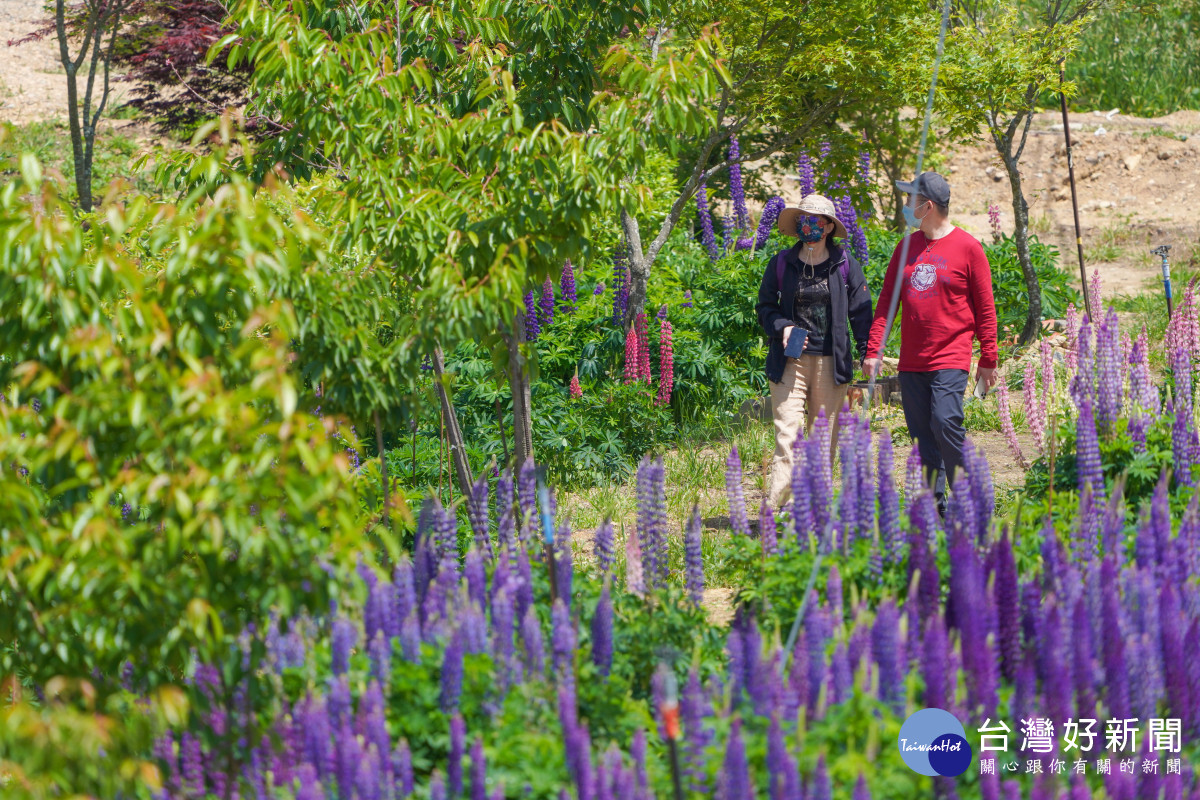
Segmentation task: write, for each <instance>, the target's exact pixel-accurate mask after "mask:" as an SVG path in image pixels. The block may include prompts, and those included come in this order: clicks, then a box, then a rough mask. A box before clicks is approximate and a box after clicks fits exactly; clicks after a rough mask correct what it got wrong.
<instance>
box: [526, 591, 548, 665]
mask: <svg viewBox="0 0 1200 800" xmlns="http://www.w3.org/2000/svg"><path fill="white" fill-rule="evenodd" d="M521 646H522V650H523V654H524V661H525V675H526V677H527V678H533V677H535V676H536V677H540V676H541V675H544V674H545V672H546V646H545V644H544V642H543V640H542V625H541V623H540V622H539V621H538V618H537V613H536V612H535V611H534V609H533V606H530V607H529V609H528V610H527V611H526V612H525V615H524V616H523V617H521Z"/></svg>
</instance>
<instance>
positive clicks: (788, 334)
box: [783, 325, 796, 350]
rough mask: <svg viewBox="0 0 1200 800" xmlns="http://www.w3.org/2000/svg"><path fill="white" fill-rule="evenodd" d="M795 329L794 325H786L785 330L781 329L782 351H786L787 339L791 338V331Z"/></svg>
mask: <svg viewBox="0 0 1200 800" xmlns="http://www.w3.org/2000/svg"><path fill="white" fill-rule="evenodd" d="M795 327H796V326H795V325H788V326H787V327H786V328H784V329H783V349H784V350H787V343H788V339H789V338H790V337H791V335H792V329H793V328H795Z"/></svg>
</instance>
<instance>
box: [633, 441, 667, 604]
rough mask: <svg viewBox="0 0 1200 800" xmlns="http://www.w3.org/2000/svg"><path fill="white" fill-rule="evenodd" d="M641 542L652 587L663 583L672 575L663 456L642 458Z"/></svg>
mask: <svg viewBox="0 0 1200 800" xmlns="http://www.w3.org/2000/svg"><path fill="white" fill-rule="evenodd" d="M637 499H638V540H639V541H638V545H639V546H640V547H641V551H642V575H643V577H644V579H645V581H646V587H647V588H648V589H654V588H656V587H658V586H662V585H663V584H664V583H665V582H666V578H667V574H668V562H667V508H666V506H667V497H666V471H665V469H664V467H663V462H662V458H657V459H654V460H651V459H650V457H649V456H647V457H645V458H643V459H642V462H641V464H639V466H638V478H637Z"/></svg>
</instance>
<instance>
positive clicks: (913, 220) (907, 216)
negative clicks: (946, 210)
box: [904, 201, 928, 228]
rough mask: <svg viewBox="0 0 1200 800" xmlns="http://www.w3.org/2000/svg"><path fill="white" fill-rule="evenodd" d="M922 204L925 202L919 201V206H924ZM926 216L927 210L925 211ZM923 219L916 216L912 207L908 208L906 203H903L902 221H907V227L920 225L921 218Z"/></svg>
mask: <svg viewBox="0 0 1200 800" xmlns="http://www.w3.org/2000/svg"><path fill="white" fill-rule="evenodd" d="M926 202H928V201H926ZM924 205H925V203H921V206H924ZM919 207H920V206H919ZM926 216H928V212H926ZM923 219H925V217H918V216H917V212H916V211H914V210H913V209H912V208H910V207H909V205H908V204H907V203H905V204H904V221H905V222H907V223H908V227H910V228H919V227H921V220H923Z"/></svg>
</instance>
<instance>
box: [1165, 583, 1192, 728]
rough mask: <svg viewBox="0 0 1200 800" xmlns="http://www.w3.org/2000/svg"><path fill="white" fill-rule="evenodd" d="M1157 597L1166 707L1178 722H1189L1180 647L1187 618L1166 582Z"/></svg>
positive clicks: (1184, 668) (1184, 670) (1183, 651)
mask: <svg viewBox="0 0 1200 800" xmlns="http://www.w3.org/2000/svg"><path fill="white" fill-rule="evenodd" d="M1158 597H1159V600H1158V614H1159V618H1160V620H1161V630H1162V668H1163V683H1164V684H1165V687H1166V699H1167V707H1168V708H1169V709H1170V710H1171V711H1172V712H1174V714H1175V715H1176V716H1179V717H1180V718H1181V719H1190V717H1191V707H1192V705H1193V702H1194V701H1193V700H1192V698H1191V696H1190V693H1189V691H1188V680H1187V666H1186V664H1187V659H1186V658H1185V657H1184V653H1185V650H1184V646H1183V643H1184V633H1185V630H1186V627H1185V626H1186V625H1187V618H1186V617H1185V616H1184V615H1183V612H1182V611H1181V610H1180V608H1179V601H1178V599H1177V597H1176V595H1175V590H1174V589H1172V588H1171V584H1170V583H1164V584H1163V586H1162V589H1161V590H1160V592H1159V596H1158Z"/></svg>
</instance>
